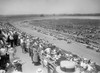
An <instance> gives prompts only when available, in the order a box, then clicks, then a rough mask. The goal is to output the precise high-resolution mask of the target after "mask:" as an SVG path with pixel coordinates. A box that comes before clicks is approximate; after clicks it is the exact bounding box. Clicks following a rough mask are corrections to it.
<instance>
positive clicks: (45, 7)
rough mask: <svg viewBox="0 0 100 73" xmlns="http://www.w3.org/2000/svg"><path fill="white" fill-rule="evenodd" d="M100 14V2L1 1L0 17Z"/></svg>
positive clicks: (68, 0) (75, 0)
mask: <svg viewBox="0 0 100 73" xmlns="http://www.w3.org/2000/svg"><path fill="white" fill-rule="evenodd" d="M75 13H81V14H87V13H100V0H0V15H16V14H18V15H19V14H75Z"/></svg>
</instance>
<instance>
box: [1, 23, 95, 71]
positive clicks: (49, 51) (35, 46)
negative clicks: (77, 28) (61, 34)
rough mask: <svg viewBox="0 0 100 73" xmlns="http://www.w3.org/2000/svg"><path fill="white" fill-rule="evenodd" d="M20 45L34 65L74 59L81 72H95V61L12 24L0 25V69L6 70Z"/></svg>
mask: <svg viewBox="0 0 100 73" xmlns="http://www.w3.org/2000/svg"><path fill="white" fill-rule="evenodd" d="M17 46H21V48H22V53H23V54H26V53H28V54H29V57H30V58H31V60H32V64H34V65H35V66H38V65H41V64H42V65H43V66H45V67H46V66H47V65H48V63H51V62H52V63H53V64H55V66H54V68H55V67H56V66H59V65H60V62H61V61H62V60H67V61H74V62H75V63H76V67H78V68H79V69H80V71H81V73H97V70H96V68H95V62H92V61H91V60H88V59H86V58H80V57H79V56H77V55H74V54H72V53H70V52H67V51H64V50H62V49H60V48H59V47H57V46H55V45H54V44H51V43H49V42H48V41H45V40H44V39H40V38H39V37H36V36H35V35H34V36H32V35H28V34H27V33H25V32H22V31H20V30H18V29H16V28H15V27H13V26H9V25H3V26H2V25H1V26H0V69H1V70H2V69H3V70H5V71H7V70H8V67H9V66H10V64H12V62H13V60H14V59H15V58H16V56H15V54H16V51H17V50H16V47H17Z"/></svg>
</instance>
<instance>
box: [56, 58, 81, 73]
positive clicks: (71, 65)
mask: <svg viewBox="0 0 100 73" xmlns="http://www.w3.org/2000/svg"><path fill="white" fill-rule="evenodd" d="M75 66H76V63H75V62H72V61H67V60H64V61H61V62H60V66H57V67H56V71H57V73H80V70H79V69H78V68H76V67H75Z"/></svg>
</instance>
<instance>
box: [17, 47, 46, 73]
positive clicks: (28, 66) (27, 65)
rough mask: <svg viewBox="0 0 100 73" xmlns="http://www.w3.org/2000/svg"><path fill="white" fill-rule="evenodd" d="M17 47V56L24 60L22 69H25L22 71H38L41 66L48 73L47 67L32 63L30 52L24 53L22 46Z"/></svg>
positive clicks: (31, 72) (26, 72) (25, 72)
mask: <svg viewBox="0 0 100 73" xmlns="http://www.w3.org/2000/svg"><path fill="white" fill-rule="evenodd" d="M16 49H17V52H16V56H17V57H19V58H20V59H21V60H22V62H24V64H23V66H22V69H23V72H22V73H36V71H37V70H38V68H41V69H42V70H43V73H47V69H46V68H45V67H44V68H43V66H42V65H40V66H35V65H34V64H32V62H31V59H30V57H29V55H28V53H27V54H23V53H22V49H21V47H20V46H19V47H16Z"/></svg>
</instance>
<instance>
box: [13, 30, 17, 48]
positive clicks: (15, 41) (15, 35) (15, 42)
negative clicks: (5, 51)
mask: <svg viewBox="0 0 100 73" xmlns="http://www.w3.org/2000/svg"><path fill="white" fill-rule="evenodd" d="M13 37H14V45H15V46H17V45H18V34H17V32H15V33H14V35H13Z"/></svg>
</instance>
